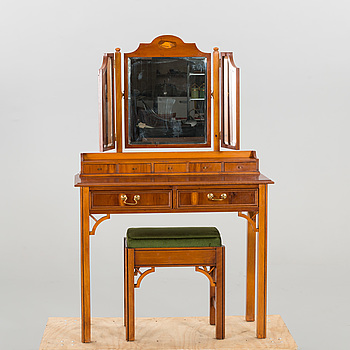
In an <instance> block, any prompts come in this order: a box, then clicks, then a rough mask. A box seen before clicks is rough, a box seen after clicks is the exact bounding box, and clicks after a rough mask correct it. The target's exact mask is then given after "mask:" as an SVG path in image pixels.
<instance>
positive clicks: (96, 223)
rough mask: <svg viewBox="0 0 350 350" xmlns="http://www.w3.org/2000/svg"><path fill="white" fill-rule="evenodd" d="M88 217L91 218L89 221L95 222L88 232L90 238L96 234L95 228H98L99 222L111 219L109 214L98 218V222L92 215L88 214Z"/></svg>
mask: <svg viewBox="0 0 350 350" xmlns="http://www.w3.org/2000/svg"><path fill="white" fill-rule="evenodd" d="M90 217H91V219H93V220H94V221H95V224H94V226H93V227H92V230H91V231H90V232H89V234H90V235H91V236H93V235H94V234H95V232H96V229H97V226H98V225H99V224H100V223H101V222H103V221H105V220H108V219H110V218H111V215H110V214H106V216H102V217H101V218H99V219H98V220H97V219H96V218H95V217H94V216H93V215H92V214H90Z"/></svg>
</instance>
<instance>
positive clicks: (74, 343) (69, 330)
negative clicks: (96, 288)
mask: <svg viewBox="0 0 350 350" xmlns="http://www.w3.org/2000/svg"><path fill="white" fill-rule="evenodd" d="M267 327H268V334H267V338H266V339H257V338H256V337H255V322H245V321H244V317H243V316H226V339H223V340H216V339H215V326H210V325H209V324H208V317H184V318H182V317H176V318H174V317H164V318H136V340H135V341H134V342H127V341H125V328H124V326H123V319H122V318H107V317H104V318H93V319H92V342H91V343H86V344H83V343H81V342H80V319H79V318H69V317H68V318H64V317H50V318H49V320H48V322H47V325H46V329H45V332H44V336H43V339H42V341H41V345H40V349H39V350H58V349H62V350H66V349H78V350H83V349H90V350H92V349H93V350H112V349H113V350H116V349H142V350H155V349H159V350H160V349H161V350H168V349H169V350H170V349H172V350H174V349H203V350H205V349H235V350H250V349H278V350H287V349H288V350H296V349H297V345H296V344H295V342H294V340H293V338H292V336H291V334H290V333H289V331H288V328H287V327H286V325H285V323H284V322H283V320H282V318H281V316H279V315H273V316H268V323H267Z"/></svg>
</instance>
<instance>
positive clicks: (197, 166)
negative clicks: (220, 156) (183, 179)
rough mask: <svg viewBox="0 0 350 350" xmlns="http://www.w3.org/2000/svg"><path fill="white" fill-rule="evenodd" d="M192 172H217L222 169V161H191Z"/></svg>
mask: <svg viewBox="0 0 350 350" xmlns="http://www.w3.org/2000/svg"><path fill="white" fill-rule="evenodd" d="M189 170H190V172H191V173H217V172H220V171H221V162H200V163H190V169H189Z"/></svg>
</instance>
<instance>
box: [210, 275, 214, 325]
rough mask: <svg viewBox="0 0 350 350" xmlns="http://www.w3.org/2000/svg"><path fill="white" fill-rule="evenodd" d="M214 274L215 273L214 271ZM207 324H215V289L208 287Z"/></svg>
mask: <svg viewBox="0 0 350 350" xmlns="http://www.w3.org/2000/svg"><path fill="white" fill-rule="evenodd" d="M214 273H215V271H214ZM209 289H210V294H209V323H210V324H211V325H214V324H215V287H213V286H209Z"/></svg>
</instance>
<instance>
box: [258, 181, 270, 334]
mask: <svg viewBox="0 0 350 350" xmlns="http://www.w3.org/2000/svg"><path fill="white" fill-rule="evenodd" d="M266 302H267V185H259V240H258V309H257V323H256V334H257V337H258V338H266V312H267V310H266Z"/></svg>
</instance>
